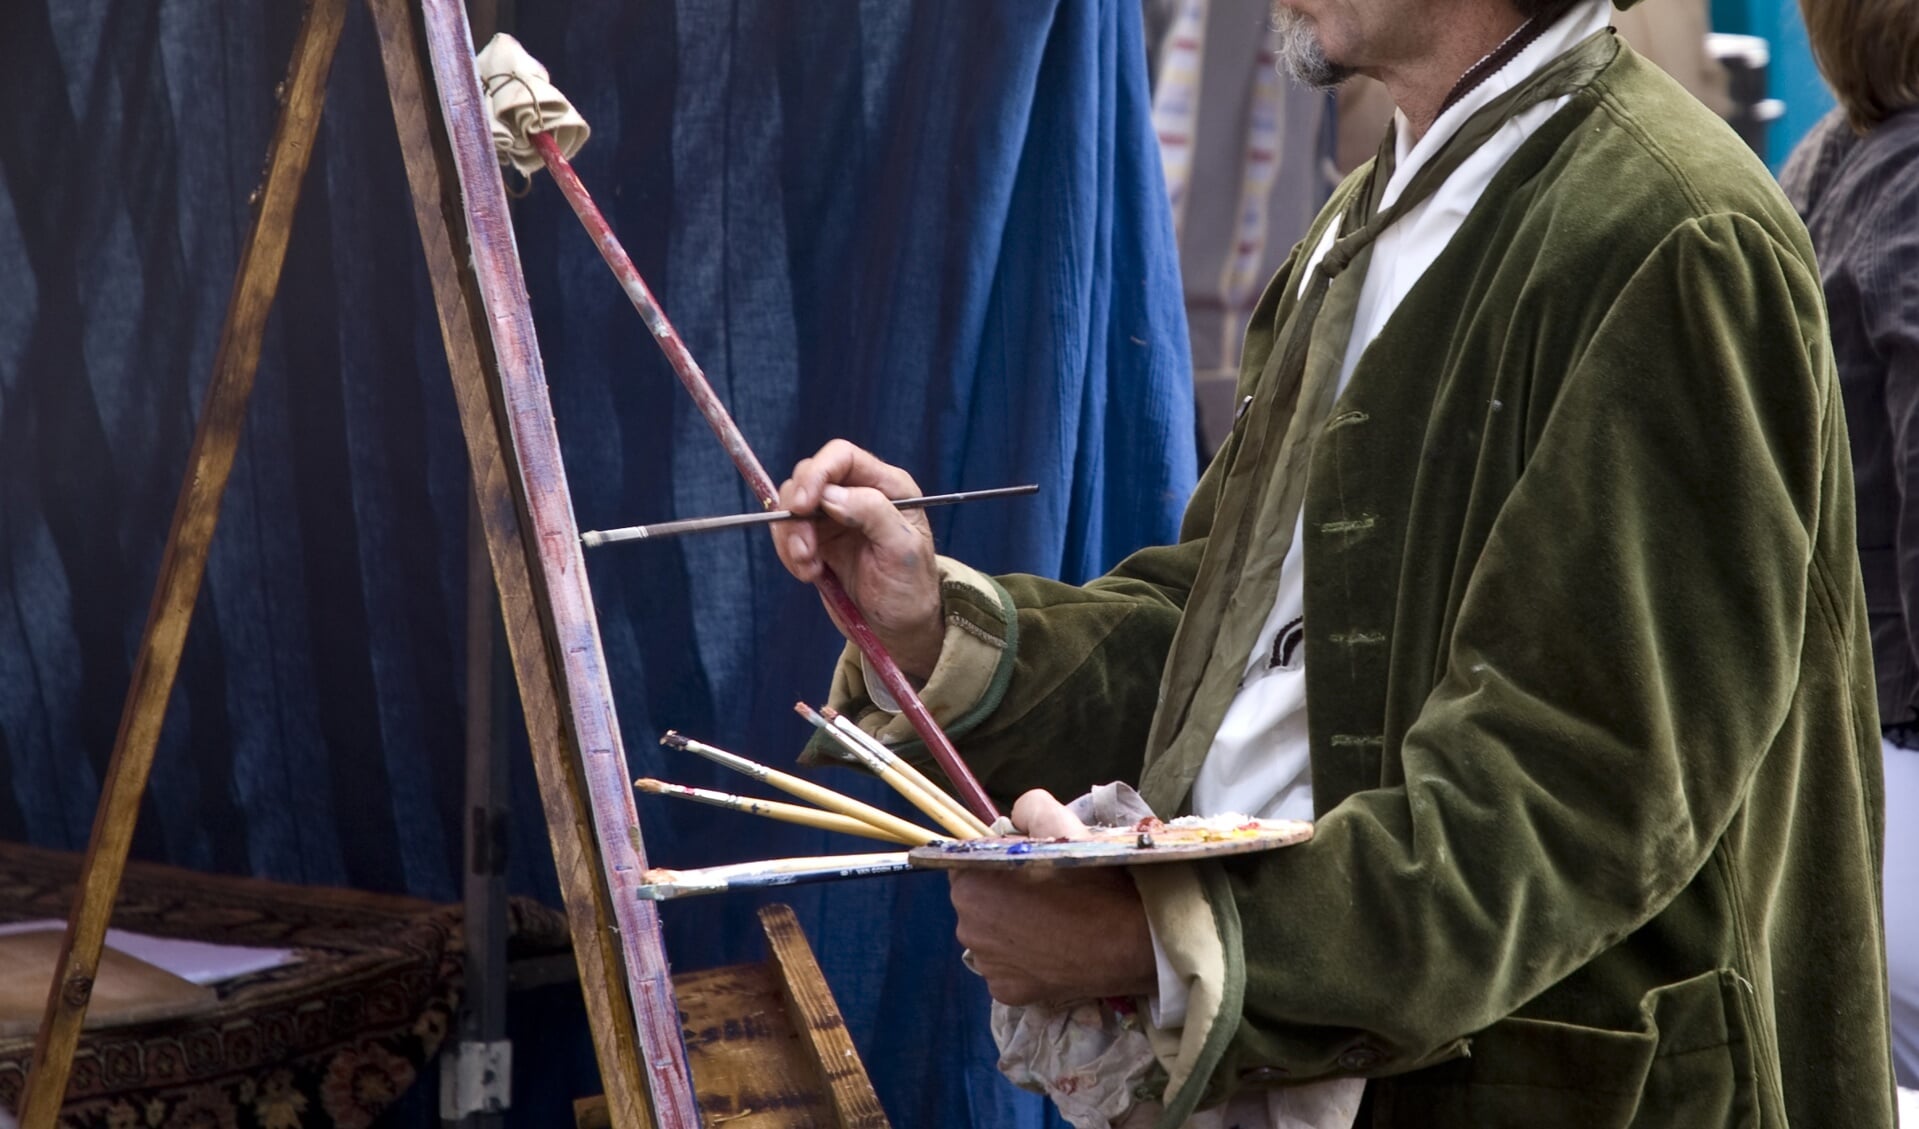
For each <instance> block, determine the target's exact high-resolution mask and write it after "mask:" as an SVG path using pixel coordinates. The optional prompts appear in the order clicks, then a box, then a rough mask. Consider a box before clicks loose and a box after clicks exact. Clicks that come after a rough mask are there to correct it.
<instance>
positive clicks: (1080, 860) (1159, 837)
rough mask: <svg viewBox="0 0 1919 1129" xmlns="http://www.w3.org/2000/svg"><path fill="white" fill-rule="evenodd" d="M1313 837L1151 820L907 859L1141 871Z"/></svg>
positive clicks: (955, 866)
mask: <svg viewBox="0 0 1919 1129" xmlns="http://www.w3.org/2000/svg"><path fill="white" fill-rule="evenodd" d="M1312 837H1313V825H1312V824H1310V823H1306V822H1303V821H1301V820H1296V819H1247V820H1244V821H1227V820H1220V819H1217V818H1210V819H1180V820H1174V821H1173V822H1171V823H1160V822H1159V821H1158V820H1150V821H1142V823H1140V824H1132V825H1128V826H1125V827H1095V828H1092V829H1091V831H1090V833H1089V834H1088V835H1087V836H1086V837H1085V838H1082V839H1030V838H1027V837H1025V836H1023V835H1009V836H1004V837H998V838H991V839H970V840H966V841H963V842H961V841H955V842H950V843H937V844H934V845H931V846H926V847H918V848H915V849H914V850H912V851H910V852H908V856H907V857H908V858H910V859H911V860H912V863H913V865H914V866H915V867H928V868H932V869H938V870H966V869H980V870H1024V869H1040V870H1045V869H1064V868H1068V867H1077V866H1145V865H1147V864H1150V863H1158V862H1192V861H1194V860H1197V859H1209V858H1222V857H1226V856H1229V855H1247V854H1254V853H1256V852H1259V851H1270V850H1275V849H1277V848H1279V847H1290V846H1292V845H1293V844H1294V843H1303V842H1305V841H1306V840H1308V839H1310V838H1312Z"/></svg>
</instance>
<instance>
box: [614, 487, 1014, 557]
mask: <svg viewBox="0 0 1919 1129" xmlns="http://www.w3.org/2000/svg"><path fill="white" fill-rule="evenodd" d="M1037 493H1039V484H1038V483H1036V482H1029V483H1027V484H1026V485H1024V486H996V487H993V488H992V489H990V490H962V491H959V492H958V493H955V494H923V495H921V496H919V497H917V498H895V499H893V508H894V509H900V510H923V509H925V508H927V507H928V506H950V505H953V504H954V503H956V502H975V501H979V500H980V499H982V498H1011V497H1014V496H1016V495H1021V494H1037ZM794 520H799V521H806V520H808V519H806V518H798V519H796V518H795V517H794V515H793V511H792V510H763V511H760V512H758V513H750V514H728V515H726V516H725V517H689V518H685V519H683V520H680V521H657V522H654V523H653V524H652V525H627V526H622V527H620V528H619V529H589V530H587V531H586V532H585V533H582V534H580V543H581V544H583V545H585V546H586V547H587V548H589V549H597V548H599V547H600V546H601V545H612V544H615V543H616V542H620V541H652V540H658V539H659V538H661V537H678V536H679V535H680V534H682V533H707V532H710V531H712V530H715V529H737V528H739V527H740V526H743V525H769V524H771V523H773V522H776V521H794Z"/></svg>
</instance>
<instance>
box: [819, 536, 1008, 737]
mask: <svg viewBox="0 0 1919 1129" xmlns="http://www.w3.org/2000/svg"><path fill="white" fill-rule="evenodd" d="M939 578H940V604H941V614H942V616H943V618H944V620H945V634H944V635H943V636H942V637H941V639H940V655H939V661H938V662H937V663H936V664H935V665H934V667H933V670H932V673H931V674H930V675H928V677H927V679H926V684H925V685H924V686H921V687H919V688H918V690H919V698H920V701H921V702H922V703H923V704H924V705H925V706H926V709H927V711H928V712H929V713H931V714H932V715H933V719H934V720H935V721H937V722H938V723H939V724H940V727H941V728H942V729H945V730H946V732H947V735H948V736H951V737H955V738H957V737H958V736H960V735H961V734H962V733H964V732H965V731H967V730H969V729H971V728H972V727H973V726H975V725H977V724H979V722H980V720H981V719H983V718H984V717H985V716H986V715H987V714H989V713H991V712H992V710H993V709H994V708H995V707H997V706H998V705H999V701H1000V699H1001V698H1002V697H1003V696H1004V695H1005V693H1006V686H1007V683H1008V682H1009V681H1010V680H1011V678H1012V673H1013V671H1012V667H1013V654H1014V651H1015V647H1016V633H1017V610H1016V609H1015V608H1014V607H1013V602H1012V597H1010V596H1008V595H1007V593H1006V590H1005V589H1004V588H1001V587H1000V586H999V584H998V582H996V581H994V580H993V578H992V577H990V576H987V575H986V574H985V573H983V572H980V571H979V570H977V569H974V568H971V567H969V566H967V565H965V564H962V563H960V562H959V561H956V560H953V559H952V558H950V557H941V558H939ZM827 701H828V704H830V705H831V706H832V707H833V708H834V709H836V710H838V711H839V712H840V713H842V714H845V715H846V716H847V717H848V718H850V719H851V720H852V721H853V723H854V724H856V725H858V726H859V727H860V728H861V729H863V730H865V731H866V732H867V733H869V734H871V735H872V736H874V737H877V738H878V739H879V740H881V741H882V742H884V743H886V744H887V745H892V746H902V745H911V744H913V743H916V742H917V741H918V734H917V733H916V732H915V731H914V729H913V726H912V722H911V721H910V720H909V719H908V718H907V717H905V715H903V714H902V713H901V712H900V709H899V702H898V701H896V700H895V699H894V697H893V695H892V694H891V693H889V692H888V691H887V689H886V687H885V686H883V685H882V684H881V683H880V681H879V679H878V677H876V675H875V672H874V671H873V670H872V668H871V667H870V666H869V665H868V664H867V662H866V656H864V655H862V654H861V653H860V651H859V648H857V647H855V646H853V645H852V644H851V643H848V644H847V645H846V649H845V650H844V651H843V652H842V653H841V655H840V661H839V665H838V667H837V668H836V669H835V670H834V672H833V685H832V689H831V691H830V693H829V694H828V698H827ZM822 740H823V739H822V738H819V737H817V736H816V738H815V739H814V740H813V741H812V742H809V744H808V745H807V749H806V752H805V753H803V754H802V755H801V763H807V764H818V763H823V762H826V761H829V760H832V759H835V758H834V755H833V751H832V750H831V749H830V748H829V747H827V746H826V745H823V744H822ZM902 755H905V754H902Z"/></svg>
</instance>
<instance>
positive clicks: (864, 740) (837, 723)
mask: <svg viewBox="0 0 1919 1129" xmlns="http://www.w3.org/2000/svg"><path fill="white" fill-rule="evenodd" d="M820 716H821V717H824V718H825V719H826V720H827V723H828V724H830V725H832V727H833V728H835V729H837V730H839V731H840V732H841V733H844V734H846V736H848V737H849V738H851V739H852V740H854V741H856V742H858V743H859V744H860V746H861V747H862V748H864V749H865V750H866V751H867V752H869V753H871V754H873V758H874V759H875V760H877V761H879V762H880V763H881V764H884V765H886V766H887V767H889V768H891V769H893V770H894V771H896V772H898V773H899V774H900V775H901V776H904V777H905V778H906V779H907V780H909V781H911V782H912V783H913V785H914V786H915V787H917V788H919V789H920V791H922V792H925V793H926V794H927V795H929V796H931V797H932V798H933V799H934V801H935V802H937V803H938V804H939V805H940V806H941V807H943V808H945V809H946V810H947V811H948V812H951V813H952V815H953V818H955V819H958V820H960V821H961V822H963V823H965V824H966V825H967V826H968V827H971V828H972V829H973V830H974V831H975V832H977V833H978V834H979V835H981V836H987V835H991V834H992V833H993V829H992V828H990V827H988V826H986V824H984V823H982V822H980V821H979V819H977V818H976V817H974V815H973V813H972V812H969V811H967V810H966V809H965V808H963V807H961V806H960V802H959V801H958V800H956V799H954V798H953V797H952V796H950V795H948V794H947V792H946V789H944V788H941V787H940V786H939V785H937V784H935V783H933V782H932V781H931V780H928V779H927V778H926V774H925V773H923V772H921V771H920V770H919V769H917V768H914V767H913V766H912V765H911V764H909V763H907V761H906V760H905V758H903V757H901V756H900V755H899V754H898V753H895V752H894V751H893V750H891V749H889V748H887V747H886V746H885V745H884V744H883V743H882V742H881V741H880V739H879V738H877V737H875V736H873V735H872V734H870V733H868V732H867V731H866V730H864V729H861V728H860V727H859V726H857V725H854V724H853V719H852V718H850V717H847V716H846V715H844V714H842V713H840V712H839V711H838V710H836V709H834V708H833V707H832V706H826V707H825V708H823V709H821V710H820Z"/></svg>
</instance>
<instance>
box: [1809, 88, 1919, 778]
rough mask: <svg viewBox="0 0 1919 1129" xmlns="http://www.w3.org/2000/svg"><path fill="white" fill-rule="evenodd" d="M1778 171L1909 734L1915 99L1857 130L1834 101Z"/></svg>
mask: <svg viewBox="0 0 1919 1129" xmlns="http://www.w3.org/2000/svg"><path fill="white" fill-rule="evenodd" d="M1781 180H1782V181H1783V182H1784V184H1785V188H1786V194H1787V195H1788V196H1790V197H1791V198H1792V202H1793V206H1794V207H1796V208H1798V209H1799V214H1800V215H1801V216H1802V217H1804V219H1805V221H1806V227H1807V229H1808V230H1810V231H1811V232H1812V242H1813V246H1814V247H1816V248H1817V249H1818V252H1819V273H1820V277H1821V280H1822V281H1823V282H1824V283H1825V288H1826V302H1827V305H1828V308H1829V314H1830V316H1831V319H1832V351H1833V357H1834V359H1835V360H1836V361H1837V362H1838V365H1839V385H1840V389H1841V391H1842V393H1843V394H1844V396H1845V401H1846V426H1847V430H1848V431H1849V433H1850V434H1851V437H1852V463H1853V473H1854V475H1855V478H1856V481H1857V489H1858V496H1859V565H1860V570H1861V572H1862V573H1863V574H1864V576H1865V582H1866V609H1867V613H1868V616H1869V617H1870V620H1871V624H1872V658H1873V667H1874V670H1875V671H1876V673H1877V675H1878V680H1879V717H1880V721H1881V723H1882V724H1884V725H1885V726H1887V727H1888V728H1890V729H1896V730H1901V731H1903V733H1897V734H1895V737H1896V738H1898V739H1899V740H1900V743H1901V744H1907V743H1909V742H1910V741H1911V740H1912V739H1913V738H1914V737H1919V734H1915V733H1913V732H1912V729H1911V727H1912V726H1913V725H1914V723H1915V722H1919V607H1914V606H1912V605H1913V604H1914V603H1919V107H1909V108H1907V109H1905V110H1902V111H1900V112H1899V113H1897V114H1894V115H1893V116H1891V117H1889V118H1887V119H1886V120H1885V121H1883V122H1881V123H1879V124H1878V125H1877V126H1875V127H1874V128H1873V129H1872V130H1871V131H1870V132H1868V133H1867V134H1865V135H1864V136H1860V135H1859V134H1858V133H1855V132H1854V131H1853V129H1852V127H1851V126H1850V125H1849V124H1848V123H1847V121H1846V117H1845V113H1844V111H1843V110H1834V111H1833V112H1832V113H1831V114H1829V115H1827V116H1826V118H1825V119H1824V120H1823V121H1821V122H1820V123H1819V125H1818V126H1817V127H1816V128H1814V130H1813V131H1812V132H1811V133H1810V134H1808V135H1807V136H1806V139H1805V140H1804V141H1803V142H1801V143H1800V145H1799V147H1798V148H1797V149H1795V150H1794V151H1793V155H1792V160H1791V161H1790V162H1789V163H1788V164H1787V165H1786V170H1785V173H1784V174H1783V175H1782V177H1781Z"/></svg>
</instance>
